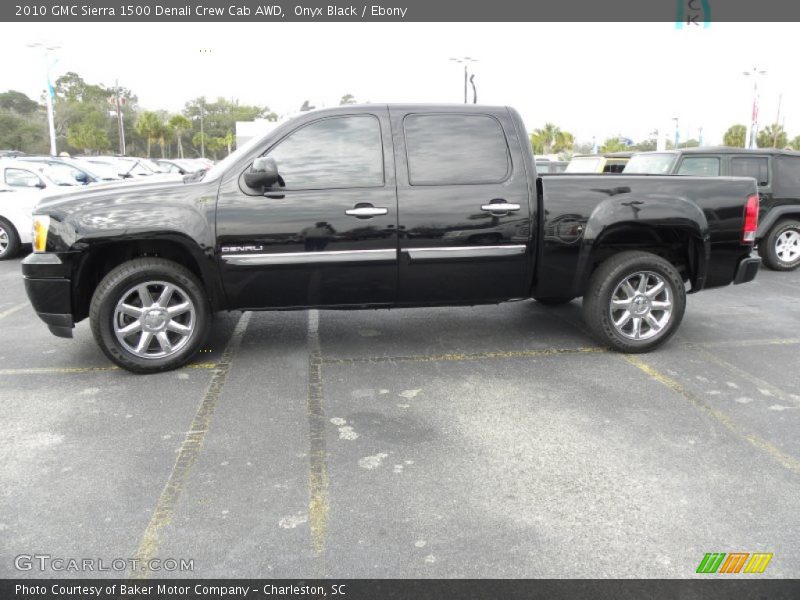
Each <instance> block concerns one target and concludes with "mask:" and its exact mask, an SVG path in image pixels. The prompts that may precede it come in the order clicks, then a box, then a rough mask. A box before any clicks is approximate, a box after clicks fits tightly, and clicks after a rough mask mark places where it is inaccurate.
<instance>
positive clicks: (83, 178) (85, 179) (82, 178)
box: [75, 171, 89, 184]
mask: <svg viewBox="0 0 800 600" xmlns="http://www.w3.org/2000/svg"><path fill="white" fill-rule="evenodd" d="M75 181H77V182H78V183H83V184H87V183H89V176H88V175H87V174H86V173H84V172H83V171H78V172H77V173H75Z"/></svg>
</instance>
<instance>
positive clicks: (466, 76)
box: [450, 56, 478, 104]
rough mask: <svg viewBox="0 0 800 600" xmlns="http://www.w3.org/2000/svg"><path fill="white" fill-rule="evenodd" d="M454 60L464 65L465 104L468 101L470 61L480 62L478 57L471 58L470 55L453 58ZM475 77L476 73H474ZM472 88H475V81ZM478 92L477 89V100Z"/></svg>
mask: <svg viewBox="0 0 800 600" xmlns="http://www.w3.org/2000/svg"><path fill="white" fill-rule="evenodd" d="M450 60H452V61H453V62H456V63H458V64H463V65H464V104H466V103H467V83H468V82H469V63H475V62H478V59H477V58H470V57H469V56H462V57H461V58H451V59H450ZM473 77H474V75H473ZM472 89H473V90H475V83H474V82H473V84H472ZM477 97H478V92H477V91H475V98H476V100H477Z"/></svg>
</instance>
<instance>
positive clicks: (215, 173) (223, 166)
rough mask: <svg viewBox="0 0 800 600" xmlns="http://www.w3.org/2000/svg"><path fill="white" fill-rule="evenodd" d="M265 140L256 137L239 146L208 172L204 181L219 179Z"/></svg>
mask: <svg viewBox="0 0 800 600" xmlns="http://www.w3.org/2000/svg"><path fill="white" fill-rule="evenodd" d="M263 139H264V138H263V136H256V137H253V138H251V139H249V140H247V142H245V143H244V144H242V145H241V146H239V147H238V148H237V149H236V150H234V151H233V152H231V153H230V154H228V156H226V157H225V158H223V159H222V160H221V161H219V162H218V163H217V164H215V165H214V166H213V167H211V168H210V169H209V170H208V171H206V174H205V175H204V176H203V179H204V180H210V179H215V178H216V177H219V176H220V175H222V174H223V173H224V172H225V171H227V170H228V167H230V166H231V165H232V164H233V163H235V162H236V161H237V160H239V159H240V158H241V157H242V156H243V155H245V154H247V153H248V152H250V150H252V149H253V148H254V147H255V146H257V145H258V144H259V142H261V140H263Z"/></svg>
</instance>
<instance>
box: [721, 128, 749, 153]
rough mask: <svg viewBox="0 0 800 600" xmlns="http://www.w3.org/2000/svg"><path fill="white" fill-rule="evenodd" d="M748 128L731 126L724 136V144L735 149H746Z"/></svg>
mask: <svg viewBox="0 0 800 600" xmlns="http://www.w3.org/2000/svg"><path fill="white" fill-rule="evenodd" d="M746 136H747V127H745V126H744V125H731V126H730V127H728V131H726V132H725V135H723V136H722V143H723V144H725V145H726V146H732V147H733V148H744V141H745V137H746Z"/></svg>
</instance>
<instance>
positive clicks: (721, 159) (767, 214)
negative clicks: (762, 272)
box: [624, 147, 800, 271]
mask: <svg viewBox="0 0 800 600" xmlns="http://www.w3.org/2000/svg"><path fill="white" fill-rule="evenodd" d="M624 173H625V174H626V175H627V174H631V173H648V174H653V175H666V174H671V175H694V176H703V177H717V176H720V175H734V176H737V177H752V178H753V179H755V181H756V184H757V185H758V195H759V197H760V200H761V216H760V220H759V224H758V231H757V233H756V243H757V244H758V253H759V255H760V256H761V257H762V258H763V259H764V262H765V263H766V265H767V266H768V267H770V268H771V269H775V270H778V271H790V270H792V269H796V268H797V267H800V152H793V151H789V150H772V149H763V148H762V149H758V150H745V149H744V148H727V147H724V148H687V149H685V150H678V151H671V152H642V153H640V154H636V155H635V156H634V157H633V158H631V161H630V162H629V163H628V165H627V166H626V167H625V171H624Z"/></svg>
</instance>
